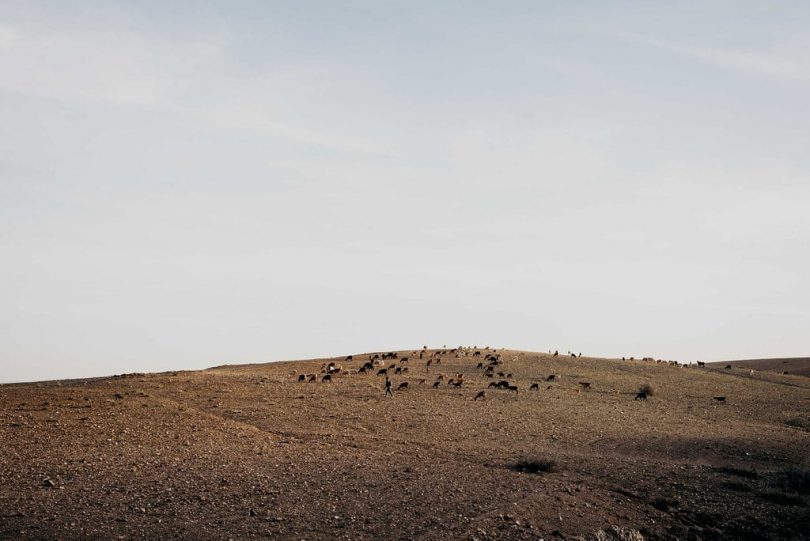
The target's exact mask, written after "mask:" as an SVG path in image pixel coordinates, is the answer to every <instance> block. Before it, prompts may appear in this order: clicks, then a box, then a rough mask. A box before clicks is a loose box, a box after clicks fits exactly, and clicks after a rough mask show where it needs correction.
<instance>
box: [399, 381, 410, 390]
mask: <svg viewBox="0 0 810 541" xmlns="http://www.w3.org/2000/svg"><path fill="white" fill-rule="evenodd" d="M407 388H408V382H407V381H403V382H402V383H400V384H399V385H398V386H397V391H401V390H402V389H407Z"/></svg>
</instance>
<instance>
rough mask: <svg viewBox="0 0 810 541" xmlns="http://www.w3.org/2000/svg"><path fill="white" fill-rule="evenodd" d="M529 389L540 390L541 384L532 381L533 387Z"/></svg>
mask: <svg viewBox="0 0 810 541" xmlns="http://www.w3.org/2000/svg"><path fill="white" fill-rule="evenodd" d="M529 390H530V391H539V390H540V384H539V383H532V385H531V387H529Z"/></svg>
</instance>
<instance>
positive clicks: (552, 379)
mask: <svg viewBox="0 0 810 541" xmlns="http://www.w3.org/2000/svg"><path fill="white" fill-rule="evenodd" d="M546 381H557V376H556V375H555V374H551V375H550V376H549V377H547V378H546Z"/></svg>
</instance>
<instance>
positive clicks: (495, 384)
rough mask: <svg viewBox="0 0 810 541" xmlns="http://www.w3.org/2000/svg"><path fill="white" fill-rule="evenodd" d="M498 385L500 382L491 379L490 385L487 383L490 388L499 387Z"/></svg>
mask: <svg viewBox="0 0 810 541" xmlns="http://www.w3.org/2000/svg"><path fill="white" fill-rule="evenodd" d="M497 386H498V384H497V383H495V382H494V381H490V382H489V385H487V388H488V389H490V388H492V387H497Z"/></svg>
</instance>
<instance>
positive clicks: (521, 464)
mask: <svg viewBox="0 0 810 541" xmlns="http://www.w3.org/2000/svg"><path fill="white" fill-rule="evenodd" d="M509 469H510V470H512V471H517V472H522V473H551V472H553V471H556V469H557V463H556V462H555V461H553V460H548V459H544V458H536V457H533V458H528V459H524V460H520V461H518V462H515V463H514V464H511V465H510V466H509Z"/></svg>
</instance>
